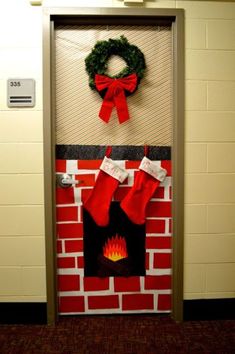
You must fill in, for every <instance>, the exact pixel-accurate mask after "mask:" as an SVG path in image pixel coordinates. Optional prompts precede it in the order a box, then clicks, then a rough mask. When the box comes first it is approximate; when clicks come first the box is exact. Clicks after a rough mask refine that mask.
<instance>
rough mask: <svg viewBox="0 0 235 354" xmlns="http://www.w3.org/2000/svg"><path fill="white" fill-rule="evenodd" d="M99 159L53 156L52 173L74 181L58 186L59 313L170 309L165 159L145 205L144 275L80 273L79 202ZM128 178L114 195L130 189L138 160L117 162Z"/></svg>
mask: <svg viewBox="0 0 235 354" xmlns="http://www.w3.org/2000/svg"><path fill="white" fill-rule="evenodd" d="M101 162H102V161H101V160H78V161H77V160H57V161H56V171H57V173H69V174H71V175H72V176H73V178H75V179H77V180H79V181H80V183H79V184H78V185H76V187H74V188H73V187H72V188H66V189H62V188H58V189H57V191H56V201H57V208H56V209H57V270H58V298H59V299H58V303H59V312H60V313H61V314H82V313H87V314H97V313H103V314H105V313H107V314H108V313H138V312H148V313H161V312H170V311H171V264H172V262H171V259H172V249H171V248H172V240H171V237H172V235H171V229H172V219H171V162H170V161H161V166H162V167H164V168H165V169H166V170H167V178H166V179H165V181H164V182H163V183H162V184H161V185H160V187H159V188H158V190H157V191H156V192H155V194H154V196H153V198H152V199H151V201H150V202H149V203H148V206H147V218H146V276H145V277H144V276H131V277H107V278H98V277H84V257H83V223H82V203H83V202H84V200H85V199H86V198H87V197H88V195H89V193H90V192H91V191H92V187H93V186H94V184H95V178H96V176H97V174H98V172H99V166H100V164H101ZM117 163H120V165H121V166H122V167H125V168H126V169H127V170H128V172H129V176H128V178H127V179H126V180H125V181H124V182H123V183H122V185H120V186H119V187H118V189H117V191H116V193H115V195H114V200H118V201H120V200H122V199H123V197H124V196H125V195H126V193H127V192H128V190H129V189H130V188H131V186H132V183H133V180H134V176H135V174H136V172H137V170H138V166H139V163H140V162H139V161H120V162H117Z"/></svg>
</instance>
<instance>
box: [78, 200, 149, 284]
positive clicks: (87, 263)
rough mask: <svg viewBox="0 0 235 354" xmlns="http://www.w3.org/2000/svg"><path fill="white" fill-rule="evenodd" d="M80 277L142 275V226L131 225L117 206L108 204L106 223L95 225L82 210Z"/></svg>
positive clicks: (118, 205)
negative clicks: (82, 272)
mask: <svg viewBox="0 0 235 354" xmlns="http://www.w3.org/2000/svg"><path fill="white" fill-rule="evenodd" d="M83 226H84V275H85V276H87V277H89V276H90V277H94V276H98V277H107V276H144V275H145V274H146V270H145V224H143V225H137V224H134V223H132V222H131V221H130V220H129V218H128V217H127V215H126V214H125V213H124V211H123V210H122V209H121V207H120V203H119V202H112V203H111V205H110V210H109V224H108V225H107V226H105V227H101V226H98V225H97V224H96V223H95V221H94V220H93V218H92V216H91V215H90V214H89V212H88V211H87V210H85V209H83Z"/></svg>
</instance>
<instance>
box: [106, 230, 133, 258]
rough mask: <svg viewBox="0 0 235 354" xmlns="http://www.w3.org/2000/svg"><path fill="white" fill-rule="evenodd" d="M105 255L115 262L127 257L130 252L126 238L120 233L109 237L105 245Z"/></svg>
mask: <svg viewBox="0 0 235 354" xmlns="http://www.w3.org/2000/svg"><path fill="white" fill-rule="evenodd" d="M103 255H104V257H106V258H108V259H110V260H111V261H113V262H117V261H119V260H120V259H123V258H127V257H128V254H127V249H126V241H125V239H124V238H123V237H121V236H118V235H116V236H113V237H112V238H110V239H108V241H107V242H106V243H105V245H104V247H103Z"/></svg>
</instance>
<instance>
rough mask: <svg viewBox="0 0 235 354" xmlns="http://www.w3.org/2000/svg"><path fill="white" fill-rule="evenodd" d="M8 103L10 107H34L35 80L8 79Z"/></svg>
mask: <svg viewBox="0 0 235 354" xmlns="http://www.w3.org/2000/svg"><path fill="white" fill-rule="evenodd" d="M7 105H8V107H34V105H35V80H34V79H8V80H7Z"/></svg>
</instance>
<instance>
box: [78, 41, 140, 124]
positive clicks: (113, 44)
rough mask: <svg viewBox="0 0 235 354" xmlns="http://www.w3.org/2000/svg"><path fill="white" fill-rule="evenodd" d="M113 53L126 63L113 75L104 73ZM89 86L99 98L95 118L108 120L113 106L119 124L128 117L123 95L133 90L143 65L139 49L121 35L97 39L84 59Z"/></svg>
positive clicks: (138, 81) (136, 85) (106, 121)
mask: <svg viewBox="0 0 235 354" xmlns="http://www.w3.org/2000/svg"><path fill="white" fill-rule="evenodd" d="M113 55H117V56H119V57H121V58H123V59H124V60H125V62H126V64H127V66H126V67H125V68H124V69H123V70H122V71H121V72H120V73H118V74H117V75H115V76H110V75H108V74H107V69H108V64H107V63H108V60H109V58H110V57H111V56H113ZM85 63H86V71H87V73H88V75H89V85H90V87H91V88H92V89H93V90H97V91H98V92H99V94H100V95H101V97H102V98H103V103H102V105H101V109H100V112H99V117H100V118H101V119H102V120H103V121H104V122H105V123H108V122H109V119H110V116H111V113H112V110H113V108H114V107H116V109H117V115H118V120H119V123H124V122H126V121H127V120H128V119H129V112H128V106H127V100H126V96H129V95H131V94H132V93H134V92H135V91H136V90H137V88H138V85H139V83H140V80H141V79H142V78H143V75H144V70H145V68H146V65H145V58H144V55H143V53H142V52H141V50H140V49H139V48H138V47H137V46H135V45H132V44H130V43H129V42H128V40H127V38H126V37H124V36H121V37H120V38H118V39H112V38H110V39H109V40H107V41H98V42H97V43H96V45H95V46H94V48H93V49H92V51H91V53H90V54H89V55H88V56H87V57H86V59H85Z"/></svg>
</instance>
